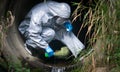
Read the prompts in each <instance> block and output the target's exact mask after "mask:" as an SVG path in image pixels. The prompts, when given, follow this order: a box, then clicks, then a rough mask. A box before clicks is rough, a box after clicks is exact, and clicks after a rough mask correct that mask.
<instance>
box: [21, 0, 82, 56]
mask: <svg viewBox="0 0 120 72" xmlns="http://www.w3.org/2000/svg"><path fill="white" fill-rule="evenodd" d="M70 13H71V10H70V7H69V5H68V4H66V3H58V2H54V1H49V2H45V3H40V4H38V5H36V6H34V7H33V8H32V9H31V10H30V12H29V13H28V14H27V15H26V17H25V19H24V20H23V21H22V22H21V24H20V25H19V31H20V32H21V34H22V35H23V36H24V37H25V38H26V39H27V40H26V42H25V44H27V45H30V46H32V47H33V48H38V47H39V48H47V47H48V45H49V42H51V41H52V40H53V39H57V40H59V41H61V42H62V43H64V44H65V45H66V46H67V47H68V48H69V50H70V51H71V52H72V54H73V55H74V56H75V57H77V55H78V54H79V52H80V51H81V50H82V49H83V48H84V45H83V44H82V43H81V42H80V41H79V39H78V38H77V37H76V36H75V35H74V34H73V33H72V32H67V31H66V29H65V27H63V22H64V21H69V20H68V19H67V18H69V17H70ZM56 17H61V19H60V20H59V19H58V21H57V19H56Z"/></svg>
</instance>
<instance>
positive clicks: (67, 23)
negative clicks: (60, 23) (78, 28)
mask: <svg viewBox="0 0 120 72" xmlns="http://www.w3.org/2000/svg"><path fill="white" fill-rule="evenodd" d="M64 26H65V28H66V30H67V31H68V32H70V31H72V29H73V26H72V24H71V23H70V22H65V23H64Z"/></svg>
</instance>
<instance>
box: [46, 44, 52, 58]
mask: <svg viewBox="0 0 120 72" xmlns="http://www.w3.org/2000/svg"><path fill="white" fill-rule="evenodd" d="M45 51H46V52H45V57H52V56H53V55H54V51H53V50H52V48H51V47H50V46H48V47H47V48H45Z"/></svg>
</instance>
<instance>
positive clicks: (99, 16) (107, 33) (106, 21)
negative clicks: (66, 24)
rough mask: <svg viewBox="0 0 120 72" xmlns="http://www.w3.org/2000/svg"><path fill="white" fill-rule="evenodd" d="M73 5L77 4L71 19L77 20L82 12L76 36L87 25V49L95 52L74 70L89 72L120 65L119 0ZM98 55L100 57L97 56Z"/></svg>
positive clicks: (103, 0) (100, 0)
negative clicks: (80, 24)
mask: <svg viewBox="0 0 120 72" xmlns="http://www.w3.org/2000/svg"><path fill="white" fill-rule="evenodd" d="M74 5H78V6H77V8H76V10H75V11H74V13H73V16H74V19H73V21H75V20H79V18H78V17H79V16H81V15H82V13H84V16H83V18H82V19H80V20H82V22H83V23H82V26H81V28H80V30H79V32H78V36H79V33H80V31H81V30H82V29H84V28H85V27H87V28H88V30H87V33H86V37H90V39H89V40H88V43H89V45H88V48H87V49H90V48H93V49H95V52H94V53H95V54H91V55H90V56H89V58H88V60H86V61H88V62H85V64H84V65H83V67H82V68H79V69H78V71H75V72H79V71H81V70H82V71H81V72H90V71H92V70H94V69H96V68H97V67H101V66H103V67H104V66H105V67H107V68H108V69H109V68H118V67H120V53H119V52H120V44H119V43H120V6H119V5H120V0H116V1H113V0H109V1H106V0H99V1H96V2H95V3H94V4H93V5H92V4H90V5H88V6H84V5H82V3H81V2H80V3H74ZM77 18H78V19H77ZM92 32H93V33H92ZM91 33H92V35H91ZM97 41H100V42H98V43H100V44H98V43H97ZM94 45H96V46H97V48H98V49H96V48H95V47H94ZM97 50H99V51H97ZM102 55H103V56H102ZM99 56H102V57H101V58H99ZM113 65H114V67H112V66H113ZM113 70H114V69H113ZM109 71H110V69H109ZM112 72H113V71H112Z"/></svg>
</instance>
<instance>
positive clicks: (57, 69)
mask: <svg viewBox="0 0 120 72" xmlns="http://www.w3.org/2000/svg"><path fill="white" fill-rule="evenodd" d="M64 70H65V67H53V68H52V70H51V72H65V71H64Z"/></svg>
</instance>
